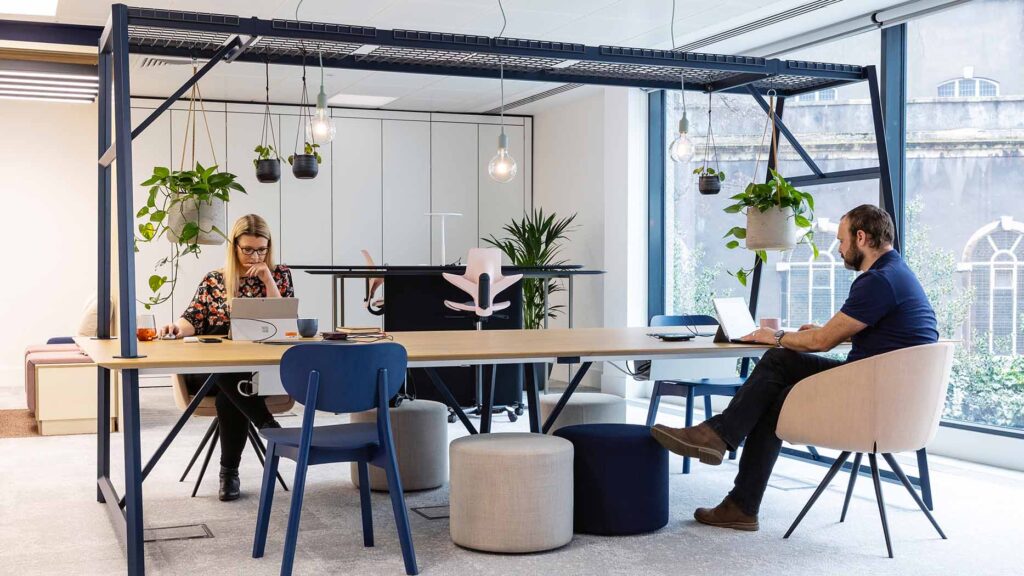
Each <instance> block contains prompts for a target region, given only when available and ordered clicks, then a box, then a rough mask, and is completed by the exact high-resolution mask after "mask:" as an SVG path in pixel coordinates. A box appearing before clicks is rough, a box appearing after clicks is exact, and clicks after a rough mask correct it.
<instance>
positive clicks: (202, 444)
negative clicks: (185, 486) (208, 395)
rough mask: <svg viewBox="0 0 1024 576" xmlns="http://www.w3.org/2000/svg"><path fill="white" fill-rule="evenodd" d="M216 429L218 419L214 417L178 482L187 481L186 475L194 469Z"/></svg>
mask: <svg viewBox="0 0 1024 576" xmlns="http://www.w3.org/2000/svg"><path fill="white" fill-rule="evenodd" d="M216 430H217V419H216V418H214V419H213V421H212V422H210V427H209V428H207V429H206V435H204V436H203V441H202V442H200V443H199V447H198V448H196V453H195V454H193V455H192V459H191V460H189V462H188V466H186V467H185V471H184V472H183V473H182V474H181V478H178V482H184V481H185V477H186V476H188V473H189V472H190V471H191V470H192V466H193V465H194V464H195V463H196V460H198V459H199V455H200V454H202V453H203V448H205V447H206V443H207V442H209V441H210V437H211V436H213V433H214V431H216Z"/></svg>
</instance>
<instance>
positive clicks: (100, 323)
mask: <svg viewBox="0 0 1024 576" xmlns="http://www.w3.org/2000/svg"><path fill="white" fill-rule="evenodd" d="M96 69H97V76H98V77H99V97H98V104H99V109H98V111H97V114H96V115H97V117H98V119H99V127H98V130H97V136H98V142H97V144H98V148H99V152H98V153H97V154H96V157H97V158H99V157H100V156H102V155H103V153H104V152H106V151H107V148H108V147H110V52H109V51H108V50H106V47H104V46H100V47H99V59H98V61H97V63H96ZM96 168H97V175H96V180H97V182H96V187H97V215H98V222H97V227H96V230H97V235H98V236H97V241H96V247H97V248H96V250H97V252H96V264H97V265H96V319H97V321H96V337H97V338H100V339H108V338H110V322H109V318H110V167H109V166H103V165H101V164H99V163H97V164H96ZM109 423H110V370H107V369H106V368H97V369H96V478H97V480H98V479H100V478H106V477H109V476H110V425H109ZM96 500H97V501H98V502H101V503H102V502H104V498H103V491H102V490H100V488H99V486H97V487H96Z"/></svg>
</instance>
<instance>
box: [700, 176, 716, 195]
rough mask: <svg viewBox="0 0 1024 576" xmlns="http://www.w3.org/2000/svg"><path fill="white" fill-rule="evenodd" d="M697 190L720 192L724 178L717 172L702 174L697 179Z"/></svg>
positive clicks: (709, 192)
mask: <svg viewBox="0 0 1024 576" xmlns="http://www.w3.org/2000/svg"><path fill="white" fill-rule="evenodd" d="M697 190H698V191H700V193H701V194H718V193H719V192H721V191H722V180H721V179H720V178H719V177H718V175H717V174H712V175H710V176H709V175H701V177H700V179H699V180H698V181H697Z"/></svg>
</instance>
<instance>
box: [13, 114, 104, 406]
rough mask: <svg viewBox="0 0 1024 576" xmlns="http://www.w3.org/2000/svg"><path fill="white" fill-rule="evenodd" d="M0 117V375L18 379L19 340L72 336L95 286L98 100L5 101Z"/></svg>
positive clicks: (21, 342)
mask: <svg viewBox="0 0 1024 576" xmlns="http://www.w3.org/2000/svg"><path fill="white" fill-rule="evenodd" d="M0 126H2V127H3V135H2V136H0V178H2V182H3V184H2V190H3V195H4V198H5V204H6V210H5V212H6V217H5V218H4V219H3V222H4V224H3V238H4V245H5V247H4V250H3V253H4V260H5V262H4V264H5V265H4V268H3V277H2V279H0V310H3V325H4V330H3V332H2V334H0V379H2V380H0V383H2V385H4V386H7V385H11V386H16V385H20V383H21V378H22V361H23V352H24V348H25V346H26V345H27V344H29V343H41V342H44V341H45V340H46V338H48V337H51V336H61V335H65V336H66V335H72V334H73V333H74V332H75V330H77V328H78V321H79V317H80V315H81V311H82V308H83V307H84V305H85V303H86V301H87V300H88V298H89V296H90V295H92V294H94V293H95V291H96V158H97V157H98V153H97V146H96V106H95V105H83V104H67V103H51V102H29V101H24V102H23V101H16V100H4V101H2V103H0Z"/></svg>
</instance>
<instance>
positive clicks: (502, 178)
mask: <svg viewBox="0 0 1024 576" xmlns="http://www.w3.org/2000/svg"><path fill="white" fill-rule="evenodd" d="M517 170H518V166H516V160H515V158H513V157H512V154H510V153H509V151H508V134H505V133H504V132H502V133H501V134H500V135H499V136H498V152H497V153H496V154H495V155H494V157H493V158H491V161H490V163H489V164H487V174H488V175H490V177H491V180H494V181H495V182H501V183H502V184H504V183H506V182H511V181H512V179H513V178H515V177H516V171H517Z"/></svg>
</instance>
